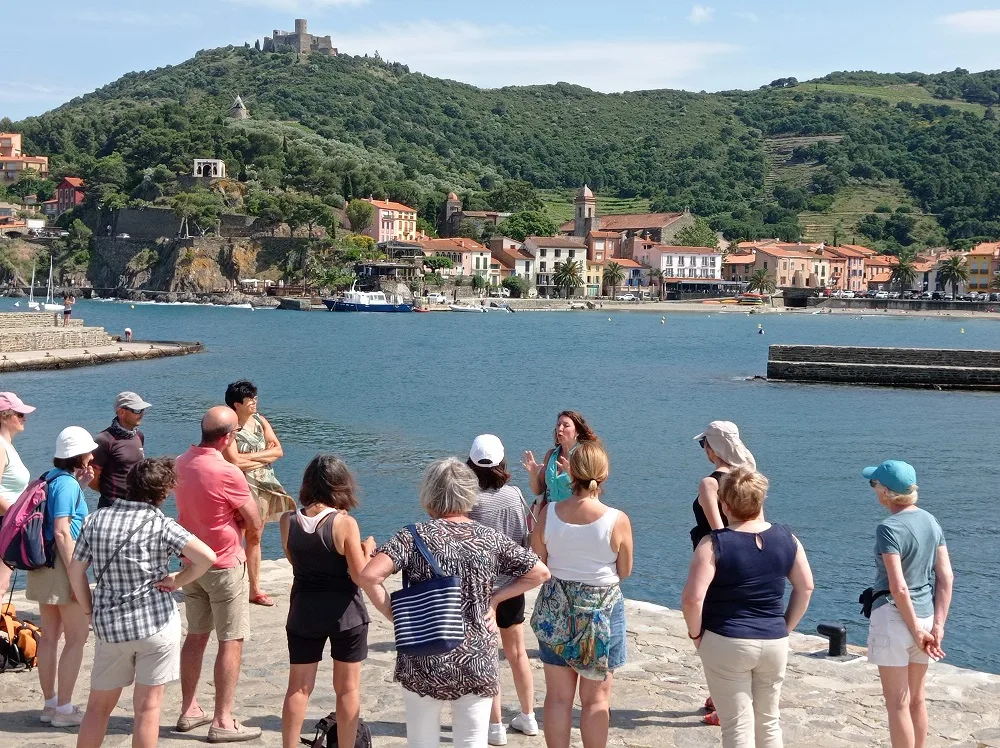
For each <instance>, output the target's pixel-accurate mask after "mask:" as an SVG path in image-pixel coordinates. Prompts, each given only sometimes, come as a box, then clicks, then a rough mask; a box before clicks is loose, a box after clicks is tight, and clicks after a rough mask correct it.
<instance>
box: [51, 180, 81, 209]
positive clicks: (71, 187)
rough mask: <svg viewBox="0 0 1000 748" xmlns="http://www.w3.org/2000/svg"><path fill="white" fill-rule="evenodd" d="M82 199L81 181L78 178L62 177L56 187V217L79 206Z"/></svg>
mask: <svg viewBox="0 0 1000 748" xmlns="http://www.w3.org/2000/svg"><path fill="white" fill-rule="evenodd" d="M83 199H84V192H83V180H82V179H80V177H63V180H62V181H61V182H60V183H59V186H58V187H56V215H57V216H61V215H62V214H63V213H65V212H66V211H69V210H73V208H75V207H76V206H77V205H80V204H81V203H82V202H83Z"/></svg>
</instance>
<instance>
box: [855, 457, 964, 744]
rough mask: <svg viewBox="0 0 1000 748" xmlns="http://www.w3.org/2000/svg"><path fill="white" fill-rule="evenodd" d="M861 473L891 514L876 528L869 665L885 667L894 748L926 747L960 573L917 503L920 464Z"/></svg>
mask: <svg viewBox="0 0 1000 748" xmlns="http://www.w3.org/2000/svg"><path fill="white" fill-rule="evenodd" d="M862 475H863V476H864V477H865V478H867V479H868V482H869V483H870V484H871V487H872V488H873V489H874V490H875V495H876V496H877V497H878V503H879V504H881V505H882V506H883V507H885V508H886V509H888V510H889V516H888V517H886V518H885V519H884V520H882V521H881V522H880V523H879V525H878V527H877V528H876V530H875V586H874V587H872V588H871V589H870V590H866V592H868V593H869V602H867V603H866V611H865V614H866V615H869V613H870V616H871V625H870V627H869V629H868V662H870V663H872V664H873V665H876V666H877V667H878V675H879V679H880V680H881V681H882V695H883V697H884V698H885V706H886V709H887V710H888V712H889V738H890V740H891V742H892V746H893V748H911V747H912V746H922V745H924V744H925V743H926V742H927V703H926V701H925V699H924V679H925V678H926V676H927V666H928V663H929V661H930V660H932V659H933V660H935V661H937V660H940V659H941V658H942V657H944V652H943V651H942V649H941V642H942V640H943V639H944V624H945V621H946V620H947V619H948V609H949V608H950V607H951V590H952V585H953V583H954V573H953V572H952V570H951V560H950V559H949V556H948V546H947V545H946V544H945V539H944V532H943V531H942V530H941V525H939V524H938V522H937V520H936V519H935V518H934V516H933V515H932V514H930V513H929V512H925V511H924V510H923V509H919V508H917V506H916V504H917V472H916V470H914V469H913V466H912V465H909V464H908V463H905V462H901V461H899V460H887V461H885V462H883V463H882V464H881V465H879V466H877V467H869V468H865V469H864V470H863V471H862ZM867 606H870V608H869V607H867Z"/></svg>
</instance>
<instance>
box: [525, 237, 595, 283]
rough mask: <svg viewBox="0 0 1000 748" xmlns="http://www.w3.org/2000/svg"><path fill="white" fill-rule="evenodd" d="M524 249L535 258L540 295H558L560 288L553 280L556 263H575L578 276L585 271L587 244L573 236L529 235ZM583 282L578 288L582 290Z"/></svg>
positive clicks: (581, 275) (536, 278)
mask: <svg viewBox="0 0 1000 748" xmlns="http://www.w3.org/2000/svg"><path fill="white" fill-rule="evenodd" d="M524 249H525V251H526V252H528V254H530V255H531V256H532V257H533V258H534V259H535V281H534V284H533V285H535V286H536V287H537V288H538V293H539V295H540V296H558V295H559V292H560V289H558V288H556V284H555V281H554V278H555V274H556V265H558V264H559V263H561V262H566V261H572V262H575V263H577V265H578V267H579V270H580V277H581V278H583V277H584V276H585V275H586V271H587V244H586V242H584V240H583V239H580V238H578V237H575V236H529V237H527V238H526V239H525V240H524ZM583 287H584V286H583V284H581V286H580V288H579V289H578V290H579V291H580V292H582V289H583Z"/></svg>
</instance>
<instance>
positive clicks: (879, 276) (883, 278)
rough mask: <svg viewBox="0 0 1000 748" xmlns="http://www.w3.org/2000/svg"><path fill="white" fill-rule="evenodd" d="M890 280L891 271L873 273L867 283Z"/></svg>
mask: <svg viewBox="0 0 1000 748" xmlns="http://www.w3.org/2000/svg"><path fill="white" fill-rule="evenodd" d="M891 280H892V273H891V272H889V273H875V275H873V276H872V277H871V278H869V279H868V282H869V283H888V282H889V281H891Z"/></svg>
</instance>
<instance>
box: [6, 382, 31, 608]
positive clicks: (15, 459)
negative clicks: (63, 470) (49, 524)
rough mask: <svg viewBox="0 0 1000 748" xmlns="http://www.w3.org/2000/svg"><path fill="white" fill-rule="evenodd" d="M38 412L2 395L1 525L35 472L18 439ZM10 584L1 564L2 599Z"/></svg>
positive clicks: (10, 396)
mask: <svg viewBox="0 0 1000 748" xmlns="http://www.w3.org/2000/svg"><path fill="white" fill-rule="evenodd" d="M34 411H35V409H34V408H33V407H32V406H31V405H27V404H26V403H24V402H23V401H22V400H21V398H19V397H18V396H17V395H15V394H14V393H13V392H0V524H3V516H4V515H5V514H6V513H7V510H8V509H10V506H11V504H13V503H14V502H15V501H17V498H18V497H19V496H20V495H21V492H22V491H24V489H25V488H27V487H28V483H29V482H30V481H31V473H29V472H28V468H26V467H25V466H24V463H23V462H21V458H20V456H18V454H17V450H16V449H14V444H13V442H14V437H15V436H17V435H18V434H20V433H21V432H22V431H24V422H25V419H26V417H27V415H28V414H29V413H33V412H34ZM9 585H10V567H8V566H7V565H6V564H0V597H3V596H4V593H6V592H7V587H8V586H9Z"/></svg>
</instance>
